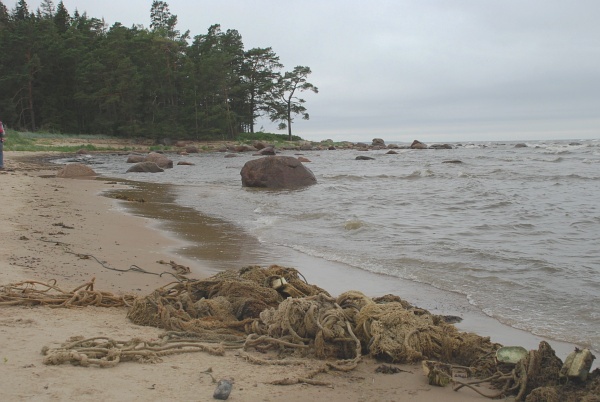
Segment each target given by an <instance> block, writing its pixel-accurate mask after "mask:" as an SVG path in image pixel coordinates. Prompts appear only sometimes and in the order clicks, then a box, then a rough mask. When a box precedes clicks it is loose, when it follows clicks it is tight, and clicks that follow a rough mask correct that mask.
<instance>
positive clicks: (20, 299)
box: [0, 278, 136, 307]
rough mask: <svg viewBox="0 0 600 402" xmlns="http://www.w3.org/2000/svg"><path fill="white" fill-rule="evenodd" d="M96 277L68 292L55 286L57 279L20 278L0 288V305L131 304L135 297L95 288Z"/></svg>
mask: <svg viewBox="0 0 600 402" xmlns="http://www.w3.org/2000/svg"><path fill="white" fill-rule="evenodd" d="M95 280H96V278H92V280H91V281H89V282H87V283H84V284H83V285H81V286H78V287H77V288H75V289H73V290H72V291H70V292H67V291H64V290H62V289H61V288H59V287H58V286H56V280H51V281H50V282H48V283H44V282H38V281H23V282H18V283H13V284H9V285H6V286H2V287H0V305H2V306H16V305H24V306H37V305H46V306H51V307H83V306H97V307H123V306H131V305H132V303H133V301H134V300H135V298H136V296H134V295H122V296H117V295H115V294H113V293H109V292H101V291H97V290H94V282H95Z"/></svg>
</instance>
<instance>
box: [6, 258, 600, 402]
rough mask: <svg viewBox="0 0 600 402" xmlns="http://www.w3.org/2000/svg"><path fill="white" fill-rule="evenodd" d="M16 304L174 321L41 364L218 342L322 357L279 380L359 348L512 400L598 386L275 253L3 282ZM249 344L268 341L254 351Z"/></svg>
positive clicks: (302, 379)
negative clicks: (128, 282) (109, 281)
mask: <svg viewBox="0 0 600 402" xmlns="http://www.w3.org/2000/svg"><path fill="white" fill-rule="evenodd" d="M171 265H172V266H173V265H177V264H174V263H173V264H171ZM174 268H175V267H174ZM18 304H22V305H49V306H63V307H71V306H86V305H95V306H101V307H116V306H124V305H127V306H130V309H129V311H128V314H127V316H128V318H129V319H130V320H131V321H132V322H134V323H135V324H139V325H149V326H153V327H159V328H163V329H165V330H167V331H170V332H166V333H165V334H163V335H161V338H160V339H159V340H158V341H142V340H140V339H137V338H134V339H132V340H129V341H126V342H121V341H115V340H113V339H110V338H106V337H98V338H90V339H82V338H77V339H71V340H69V341H68V342H67V343H65V344H63V345H62V346H61V347H60V348H55V349H48V348H46V349H45V350H44V354H45V356H46V357H45V358H44V362H45V363H46V364H62V363H66V362H69V363H72V364H78V365H84V366H85V365H98V366H100V367H111V366H114V365H116V364H118V363H119V362H121V361H128V360H134V361H140V362H149V361H158V360H159V359H160V358H161V357H162V356H166V355H169V354H177V353H186V352H197V351H203V352H207V353H214V354H222V353H224V350H225V349H226V348H229V347H231V348H238V349H243V350H242V351H241V352H240V356H241V357H242V358H244V359H246V360H247V361H249V362H251V363H253V364H259V365H297V364H303V365H304V364H306V363H307V361H311V362H314V361H318V362H321V363H320V364H319V365H318V367H316V368H315V367H311V368H310V369H309V370H308V371H307V372H306V373H305V374H304V375H300V376H298V377H297V378H289V377H286V378H283V379H280V380H275V381H273V382H272V384H278V385H290V384H298V383H307V384H312V385H322V386H327V385H330V384H329V383H327V382H325V381H318V380H316V379H315V377H316V376H317V375H319V374H321V373H326V372H328V371H329V370H337V371H351V370H353V369H355V368H356V367H357V365H358V364H359V362H360V361H361V359H362V358H363V356H366V355H370V356H372V357H374V358H377V359H380V360H384V361H391V362H401V363H410V362H416V361H425V363H424V364H425V366H426V368H427V370H426V371H427V374H428V377H429V381H430V383H431V384H434V385H441V386H443V385H447V384H450V383H453V384H454V390H455V391H458V390H460V389H462V388H464V387H466V388H470V389H472V390H473V391H475V392H477V393H479V394H481V395H483V396H485V397H489V398H496V397H500V396H507V395H515V398H516V401H526V402H541V401H550V402H559V401H571V400H572V401H576V400H582V399H581V398H580V399H576V398H575V397H574V396H573V395H579V396H581V395H584V396H585V395H592V396H593V395H596V396H597V395H598V394H600V371H599V370H596V372H595V373H592V375H590V377H589V378H588V379H587V381H585V380H582V381H580V382H579V383H576V382H575V381H567V382H565V377H564V376H563V377H561V375H562V374H561V373H563V372H564V370H565V368H564V366H563V364H562V362H561V361H560V359H558V358H557V357H556V355H555V354H554V351H553V350H552V348H551V347H550V345H548V344H547V343H546V342H542V343H540V347H539V349H538V350H537V351H530V352H529V354H528V355H527V357H526V358H523V359H521V361H519V362H518V363H517V364H512V365H511V364H508V363H501V362H498V361H497V360H496V351H497V350H498V349H499V348H500V347H501V345H499V344H496V343H493V342H491V341H490V339H489V338H487V337H481V336H478V335H476V334H471V333H465V332H459V331H458V330H457V329H456V328H455V327H454V326H453V325H451V324H448V323H447V322H446V321H445V319H444V317H442V316H437V315H434V314H431V313H429V312H428V311H426V310H423V309H420V308H417V307H414V306H412V305H410V304H409V303H407V302H405V301H403V300H402V299H401V298H400V297H398V296H393V295H386V296H383V297H380V298H373V299H372V298H369V297H367V296H366V295H364V294H362V293H361V292H358V291H349V292H345V293H343V294H341V295H340V296H338V297H337V298H334V297H332V296H331V295H329V294H328V293H327V292H326V291H325V290H323V289H321V288H319V287H317V286H314V285H310V284H308V283H307V282H306V280H305V278H304V277H302V275H300V273H299V272H298V271H297V270H295V269H293V268H284V267H280V266H277V265H273V266H270V267H268V268H261V267H258V266H250V267H245V268H242V269H241V270H238V271H225V272H221V273H219V274H217V275H214V276H212V277H210V278H208V279H204V280H189V279H185V278H184V279H182V280H178V281H177V282H172V283H170V284H167V285H165V286H163V287H161V288H158V289H156V290H155V291H154V292H152V293H151V294H149V295H147V296H145V297H137V298H136V297H135V296H118V297H117V296H114V295H112V294H110V293H106V292H98V291H95V290H94V279H92V281H90V282H88V283H86V284H84V285H82V286H80V287H78V288H76V289H75V290H73V291H72V292H65V291H63V290H61V289H60V288H58V287H57V286H56V282H55V281H52V282H50V283H47V284H45V283H41V282H35V281H25V282H20V283H17V284H12V285H8V286H4V287H2V288H0V305H18ZM215 343H216V344H217V345H216V346H214V345H212V346H209V345H207V344H215ZM250 350H255V351H258V352H261V353H266V352H272V353H270V355H267V356H269V357H268V358H259V357H257V356H254V355H252V354H251V353H249V351H250ZM588 352H589V351H588ZM274 355H275V356H277V358H272V357H273V356H274ZM306 358H316V359H317V360H314V359H312V360H307V359H306ZM310 365H313V364H310ZM313 366H314V365H313ZM590 366H591V362H590ZM468 378H476V380H468ZM561 378H562V379H561ZM482 382H487V383H490V384H491V385H492V386H493V387H494V388H495V389H496V390H497V391H495V392H493V393H487V392H483V391H481V389H479V388H478V387H477V385H478V384H480V383H482ZM587 400H589V401H594V399H593V398H592V399H589V398H588V399H587Z"/></svg>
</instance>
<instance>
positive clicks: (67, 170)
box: [56, 163, 98, 179]
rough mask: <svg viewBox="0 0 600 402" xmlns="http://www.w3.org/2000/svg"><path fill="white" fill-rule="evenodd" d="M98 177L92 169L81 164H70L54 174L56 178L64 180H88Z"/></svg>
mask: <svg viewBox="0 0 600 402" xmlns="http://www.w3.org/2000/svg"><path fill="white" fill-rule="evenodd" d="M95 176H98V174H97V173H96V172H94V169H92V168H91V167H89V166H86V165H84V164H82V163H70V164H68V165H65V167H63V168H62V169H61V170H59V171H58V172H57V173H56V177H62V178H66V179H74V178H90V177H95Z"/></svg>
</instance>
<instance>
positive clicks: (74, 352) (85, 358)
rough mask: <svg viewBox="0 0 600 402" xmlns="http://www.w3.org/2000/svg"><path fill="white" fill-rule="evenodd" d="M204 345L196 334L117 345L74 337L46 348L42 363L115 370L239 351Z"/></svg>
mask: <svg viewBox="0 0 600 402" xmlns="http://www.w3.org/2000/svg"><path fill="white" fill-rule="evenodd" d="M203 343H205V341H204V340H201V339H199V338H197V337H196V336H195V335H193V334H189V333H177V332H166V333H164V334H162V335H161V336H160V339H159V340H157V341H145V340H142V339H138V338H133V339H131V340H129V341H116V340H114V339H111V338H107V337H95V338H89V339H84V338H83V337H73V338H71V339H69V340H68V341H67V342H66V343H63V344H62V345H61V347H59V348H54V349H51V348H48V347H44V348H43V349H42V354H43V355H44V356H45V357H44V360H43V362H44V364H47V365H59V364H65V363H71V364H74V365H79V366H83V367H88V366H90V365H96V366H98V367H114V366H116V365H117V364H118V363H120V362H125V361H137V362H142V363H157V362H160V361H162V359H161V358H162V357H164V356H168V355H174V354H181V353H191V352H206V353H209V354H212V355H216V356H223V355H224V354H225V349H226V347H235V348H238V347H239V345H235V344H233V345H231V344H229V345H227V346H226V345H225V344H219V345H216V346H209V345H205V344H203Z"/></svg>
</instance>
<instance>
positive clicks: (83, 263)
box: [0, 152, 487, 402]
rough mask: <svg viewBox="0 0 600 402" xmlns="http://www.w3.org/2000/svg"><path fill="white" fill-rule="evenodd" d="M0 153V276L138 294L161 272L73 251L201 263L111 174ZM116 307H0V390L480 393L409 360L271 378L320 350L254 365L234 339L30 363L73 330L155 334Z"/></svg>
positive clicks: (79, 394) (144, 394)
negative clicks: (393, 369)
mask: <svg viewBox="0 0 600 402" xmlns="http://www.w3.org/2000/svg"><path fill="white" fill-rule="evenodd" d="M5 154H6V155H5V162H6V167H7V168H9V169H14V171H1V172H0V186H1V191H0V205H1V207H0V238H1V243H0V244H1V245H2V246H1V247H0V286H2V285H7V284H9V283H15V282H19V281H24V280H37V281H41V282H48V281H51V280H56V281H57V286H59V287H60V288H62V289H64V290H69V291H70V290H72V289H74V288H75V287H77V286H79V285H81V284H83V283H85V282H87V281H89V280H90V279H91V278H94V277H95V278H96V281H95V283H96V285H95V286H96V289H97V290H102V291H107V292H112V293H115V294H123V293H136V294H138V295H142V296H143V295H146V294H148V293H150V292H151V291H152V290H154V289H156V288H158V287H160V286H163V285H165V284H167V283H169V282H171V279H172V278H170V277H169V275H165V276H163V277H159V276H157V275H150V274H144V273H139V272H119V271H115V270H111V269H107V268H105V267H104V266H102V265H101V264H100V263H99V262H98V261H97V260H95V259H94V258H87V259H82V258H80V256H78V254H80V255H81V254H87V255H93V256H94V257H96V258H97V259H98V260H99V261H102V262H103V263H104V265H105V266H109V267H112V268H117V269H121V270H127V269H128V268H129V267H130V266H131V265H132V264H135V265H137V266H139V267H141V268H143V269H145V270H147V271H150V272H154V273H161V272H164V271H168V270H169V269H170V267H169V266H166V265H162V264H158V263H157V261H158V260H166V261H169V260H176V262H177V263H180V264H183V265H188V266H190V267H191V268H192V270H193V272H195V273H196V274H194V275H196V276H198V277H200V276H199V275H198V274H197V273H199V272H200V273H201V272H206V271H203V270H202V268H203V267H201V266H197V263H194V261H186V260H183V259H182V257H181V256H180V255H176V254H174V253H173V251H174V249H175V248H176V247H177V245H178V243H177V241H176V240H174V239H172V238H169V237H167V236H165V235H164V234H163V233H161V232H160V231H158V230H156V229H153V228H152V223H153V222H152V219H148V218H141V217H136V216H131V215H127V214H124V213H123V211H122V209H121V208H119V207H118V202H117V201H115V200H112V199H109V198H106V197H103V196H101V195H100V193H101V192H102V191H104V190H108V189H112V188H115V187H119V186H121V185H120V184H115V183H111V182H110V181H106V180H74V179H62V178H56V177H52V176H53V175H54V174H55V171H53V170H40V168H39V167H35V166H30V165H28V164H26V163H23V162H19V159H18V158H17V156H16V155H15V154H14V153H10V152H8V153H5ZM19 155H20V156H21V155H22V154H19ZM194 264H196V265H194ZM209 274H210V273H206V275H209ZM317 285H320V286H322V287H325V288H327V287H326V286H324V285H323V284H319V283H317ZM126 313H127V310H126V308H125V307H123V308H97V307H84V308H50V307H22V306H13V307H6V306H2V307H0V339H1V343H0V345H1V346H0V400H5V401H71V400H73V401H98V400H101V401H167V400H168V401H206V400H213V398H212V395H213V391H214V389H215V387H216V384H215V383H214V381H213V378H214V379H215V380H219V379H221V378H232V379H233V380H234V387H233V391H232V393H231V396H230V397H229V400H231V401H280V400H285V401H290V402H291V401H321V400H327V401H329V402H336V401H344V402H346V401H471V400H473V401H475V400H487V399H485V398H483V397H481V396H479V395H478V394H476V393H475V392H473V391H472V390H469V389H464V388H463V389H461V390H460V391H458V392H453V391H452V389H451V388H438V387H433V386H430V385H428V384H427V379H426V377H425V376H424V375H423V373H422V370H421V368H420V366H418V365H398V367H400V368H402V369H403V370H405V371H403V372H400V373H397V374H379V373H376V372H375V369H376V368H377V367H378V366H379V365H380V363H379V362H377V361H374V360H372V359H368V358H365V359H364V360H363V362H361V364H360V365H359V367H358V368H357V369H356V370H354V371H351V372H349V373H340V372H330V373H327V374H320V375H318V376H317V377H316V378H315V379H316V380H319V381H323V382H327V383H330V384H331V386H315V385H305V384H301V385H291V386H278V385H271V384H270V382H272V381H274V380H277V379H283V378H286V377H299V376H302V375H303V373H305V372H306V371H307V367H311V366H314V365H316V364H320V362H307V365H306V366H284V367H278V366H257V365H254V364H251V363H249V362H247V361H245V360H244V359H243V358H242V357H240V356H239V353H238V352H237V351H235V350H232V351H227V353H226V355H225V356H224V357H217V356H211V355H208V354H205V353H188V354H182V355H175V356H167V357H165V358H164V359H163V361H162V362H160V363H156V364H142V363H133V362H124V363H120V364H118V365H117V366H116V367H114V368H97V367H79V366H72V365H69V364H66V365H61V366H46V365H44V364H43V363H42V357H43V356H42V354H41V349H42V347H44V346H50V347H58V346H59V345H60V344H61V343H63V342H65V341H66V340H67V339H68V338H70V337H73V336H78V335H80V336H83V337H86V338H91V337H95V336H105V337H109V338H114V339H117V340H120V341H124V340H128V339H131V338H134V337H138V338H145V339H156V338H157V337H158V335H159V334H160V333H161V332H162V330H160V329H157V328H151V327H142V326H137V325H134V324H132V323H131V322H130V321H129V320H128V319H127V318H126ZM209 369H211V373H208V372H207V370H209Z"/></svg>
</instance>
